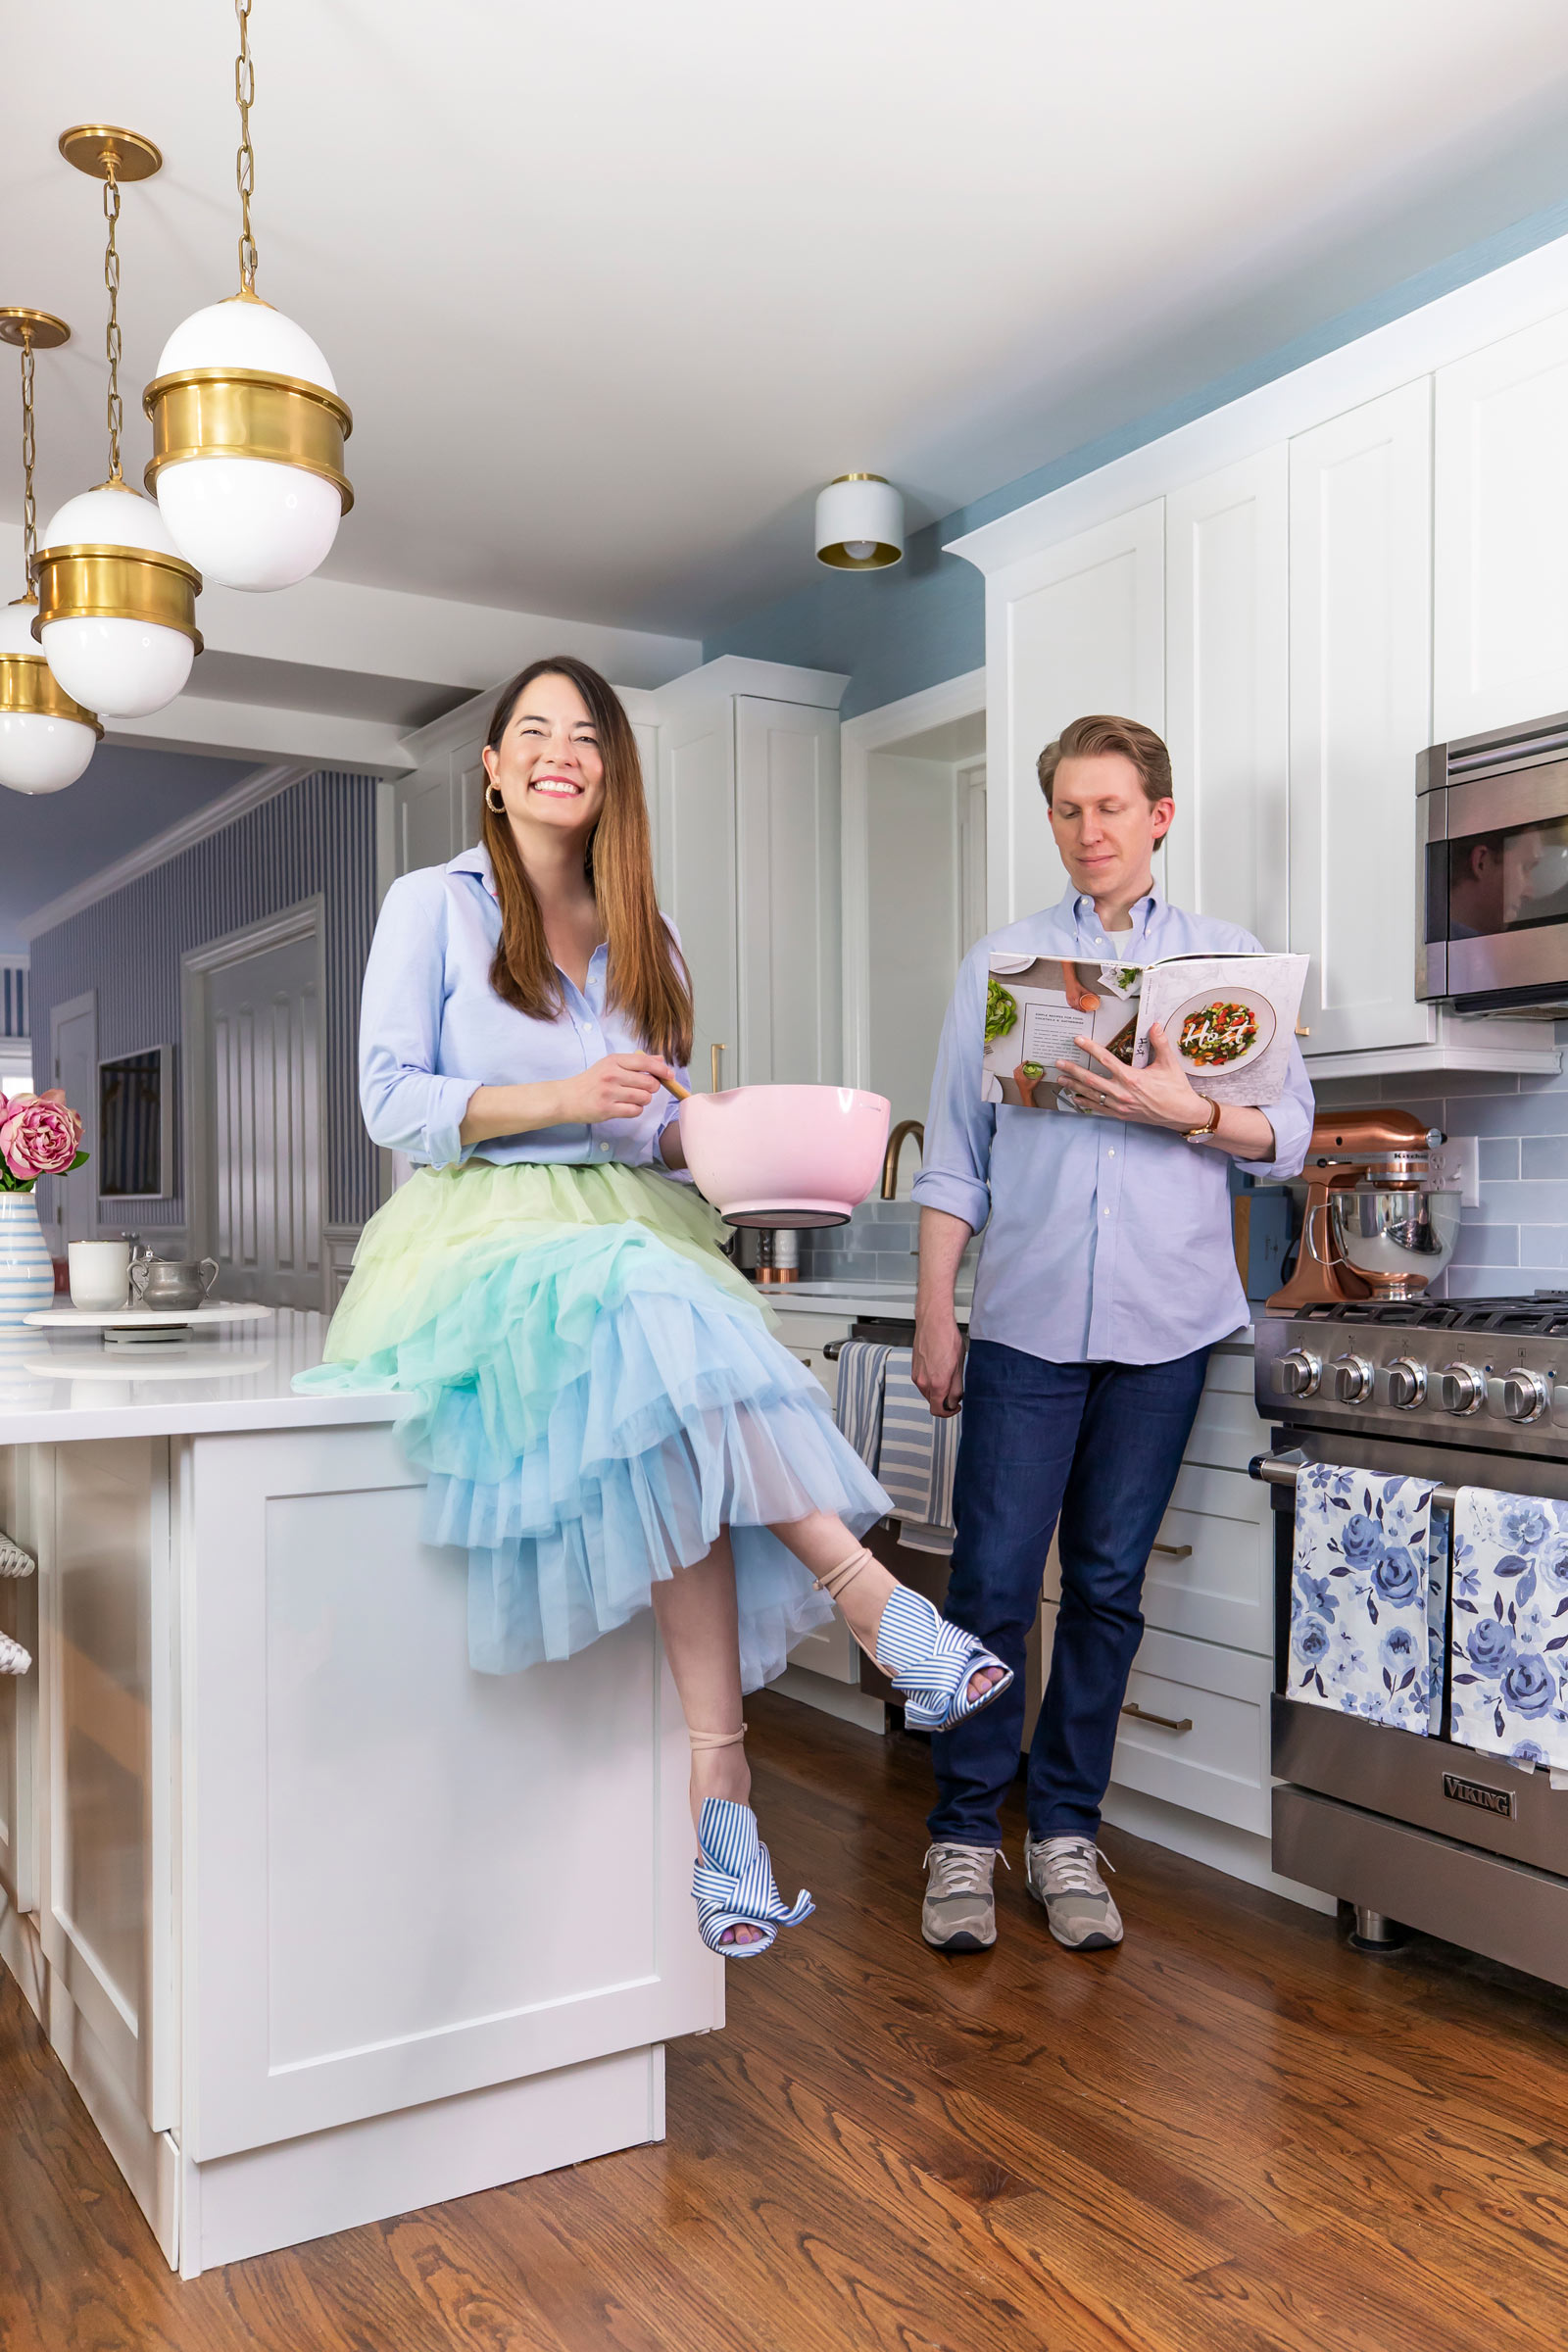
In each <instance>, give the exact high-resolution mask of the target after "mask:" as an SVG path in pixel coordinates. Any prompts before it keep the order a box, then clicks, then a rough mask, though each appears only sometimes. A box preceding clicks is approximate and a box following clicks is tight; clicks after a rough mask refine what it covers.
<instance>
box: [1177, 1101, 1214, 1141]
mask: <svg viewBox="0 0 1568 2352" xmlns="http://www.w3.org/2000/svg"><path fill="white" fill-rule="evenodd" d="M1219 1114H1220V1105H1219V1104H1218V1103H1210V1104H1209V1106H1208V1116H1207V1118H1206V1119H1205V1120H1204V1121H1203V1124H1202V1125H1201V1127H1189V1128H1188V1129H1187V1130H1186V1132H1185V1136H1184V1139H1183V1140H1184V1141H1185V1142H1187V1143H1189V1144H1201V1142H1202V1140H1203V1138H1204V1136H1205V1135H1212V1134H1213V1132H1214V1130H1215V1128H1216V1127H1217V1126H1218V1125H1219Z"/></svg>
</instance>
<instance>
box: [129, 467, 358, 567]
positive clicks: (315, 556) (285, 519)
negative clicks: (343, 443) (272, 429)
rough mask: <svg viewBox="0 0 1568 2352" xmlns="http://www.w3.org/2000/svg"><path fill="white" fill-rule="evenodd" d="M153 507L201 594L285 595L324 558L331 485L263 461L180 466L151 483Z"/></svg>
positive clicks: (336, 506)
mask: <svg viewBox="0 0 1568 2352" xmlns="http://www.w3.org/2000/svg"><path fill="white" fill-rule="evenodd" d="M158 504H159V506H160V507H161V508H162V509H163V513H164V519H165V520H166V522H167V523H168V524H169V527H170V529H171V530H172V532H173V534H174V537H175V539H176V540H177V542H178V544H179V552H180V554H181V555H182V556H183V557H184V559H185V561H186V563H187V564H195V566H196V568H197V570H198V571H199V572H200V573H201V575H202V578H203V579H204V580H205V581H206V582H207V584H208V586H209V587H212V586H217V587H220V588H253V589H266V588H292V587H293V585H294V583H295V581H296V580H305V579H309V577H310V575H311V573H312V572H313V571H315V570H316V569H317V568H318V567H319V565H320V564H323V563H324V562H325V561H326V558H327V557H328V556H329V555H330V554H331V552H332V542H333V540H334V539H335V538H336V537H337V526H338V524H339V522H341V520H342V518H343V501H342V499H341V498H340V497H339V496H338V492H337V487H336V485H335V483H332V482H326V481H323V480H322V479H321V476H320V475H319V473H307V472H306V471H305V469H304V467H303V466H275V465H272V464H271V463H270V461H269V460H268V459H266V458H188V459H186V460H185V462H184V463H183V464H182V465H179V466H165V467H164V469H163V471H162V472H161V473H160V474H159V476H158Z"/></svg>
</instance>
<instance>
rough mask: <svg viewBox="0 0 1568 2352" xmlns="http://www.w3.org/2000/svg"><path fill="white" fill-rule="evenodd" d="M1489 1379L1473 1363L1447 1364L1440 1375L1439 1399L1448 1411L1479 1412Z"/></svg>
mask: <svg viewBox="0 0 1568 2352" xmlns="http://www.w3.org/2000/svg"><path fill="white" fill-rule="evenodd" d="M1486 1394H1487V1379H1486V1374H1485V1373H1484V1372H1478V1371H1477V1370H1476V1368H1475V1366H1474V1365H1473V1364H1445V1365H1444V1367H1443V1370H1442V1371H1441V1372H1440V1373H1439V1375H1438V1400H1439V1402H1440V1403H1441V1404H1442V1406H1443V1409H1444V1411H1445V1412H1446V1413H1474V1412H1479V1410H1480V1408H1481V1404H1482V1400H1483V1399H1484V1397H1486Z"/></svg>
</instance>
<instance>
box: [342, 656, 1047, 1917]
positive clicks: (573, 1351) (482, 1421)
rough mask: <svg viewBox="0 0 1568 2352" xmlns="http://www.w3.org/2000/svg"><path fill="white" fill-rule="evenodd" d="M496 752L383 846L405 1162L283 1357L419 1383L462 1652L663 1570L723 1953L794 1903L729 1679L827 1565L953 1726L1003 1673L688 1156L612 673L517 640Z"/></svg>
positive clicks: (671, 989)
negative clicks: (441, 848)
mask: <svg viewBox="0 0 1568 2352" xmlns="http://www.w3.org/2000/svg"><path fill="white" fill-rule="evenodd" d="M484 768H485V777H486V785H485V795H484V819H483V841H482V845H481V846H480V847H479V848H478V849H475V850H472V851H469V852H466V853H465V855H463V856H462V857H459V858H453V860H452V862H451V863H450V865H447V866H432V867H428V868H426V869H425V870H423V871H422V872H419V873H413V874H408V875H405V876H404V877H403V879H402V880H401V881H399V882H395V883H394V884H393V886H392V888H391V890H390V891H389V892H388V894H387V898H386V903H385V905H384V907H383V908H382V911H381V916H380V920H379V922H378V923H377V925H376V931H375V938H374V942H373V944H372V946H371V949H370V957H369V962H368V967H367V970H366V975H365V995H364V1002H363V1006H362V1021H361V1040H360V1095H361V1102H362V1103H363V1105H364V1110H365V1118H366V1124H367V1125H368V1128H369V1131H370V1134H371V1136H372V1137H373V1138H374V1140H375V1142H376V1143H377V1144H380V1145H382V1146H384V1147H386V1148H388V1149H391V1150H395V1151H401V1152H406V1153H408V1154H409V1155H410V1156H411V1157H412V1158H414V1159H416V1160H418V1161H420V1162H422V1163H423V1164H422V1165H421V1167H420V1168H419V1169H418V1171H417V1174H416V1175H415V1176H414V1177H413V1179H412V1180H411V1181H410V1182H409V1183H408V1184H406V1185H404V1186H403V1187H402V1188H401V1189H400V1190H399V1191H398V1192H397V1193H395V1194H394V1196H393V1198H392V1199H391V1200H390V1201H388V1202H387V1203H386V1205H385V1207H383V1208H382V1209H380V1210H379V1211H378V1212H377V1214H376V1215H375V1216H374V1217H372V1218H371V1220H370V1222H369V1224H368V1226H367V1227H366V1229H365V1233H364V1235H363V1237H362V1239H361V1242H360V1247H359V1250H358V1251H357V1252H356V1255H355V1264H354V1273H353V1276H352V1278H351V1280H350V1282H349V1285H348V1288H347V1290H346V1291H345V1293H344V1296H343V1299H342V1303H341V1304H340V1306H339V1308H338V1311H337V1313H336V1315H335V1316H334V1317H333V1321H332V1328H331V1331H330V1333H329V1334H328V1338H327V1345H326V1350H325V1362H324V1363H323V1365H322V1366H321V1368H320V1369H319V1371H317V1372H314V1373H311V1374H308V1375H306V1376H304V1385H307V1386H310V1387H312V1388H344V1387H362V1388H371V1387H373V1388H378V1389H381V1388H386V1387H388V1386H396V1387H398V1388H404V1389H408V1390H411V1391H412V1392H414V1394H415V1395H416V1396H417V1400H418V1401H417V1408H416V1410H415V1413H414V1415H413V1417H412V1419H410V1420H409V1421H407V1422H406V1423H405V1424H404V1425H403V1428H404V1433H405V1437H406V1440H407V1442H408V1444H409V1446H410V1448H411V1450H412V1452H413V1454H414V1457H415V1459H416V1461H417V1464H418V1465H419V1467H420V1468H421V1469H423V1470H425V1471H427V1473H428V1487H427V1494H426V1504H425V1512H426V1517H425V1533H426V1536H427V1537H428V1539H429V1540H430V1541H431V1542H433V1543H437V1544H461V1545H463V1546H464V1547H465V1548H466V1551H467V1553H468V1560H469V1583H468V1623H469V1645H470V1654H471V1656H472V1660H473V1663H474V1665H475V1666H476V1667H479V1668H481V1669H482V1670H485V1671H487V1672H492V1673H508V1672H512V1671H514V1670H515V1669H516V1668H519V1667H523V1666H529V1665H533V1664H536V1663H537V1662H538V1661H539V1660H541V1659H543V1658H563V1657H568V1656H570V1655H571V1654H572V1652H573V1651H575V1650H578V1649H581V1648H583V1647H584V1646H585V1645H586V1644H587V1643H588V1642H593V1641H595V1640H597V1638H598V1637H599V1635H601V1634H603V1633H608V1632H609V1631H610V1630H611V1629H612V1628H613V1627H614V1626H617V1625H621V1624H624V1622H625V1621H626V1619H627V1618H628V1617H630V1616H632V1615H634V1614H635V1613H636V1611H637V1610H639V1609H642V1608H645V1607H648V1606H649V1605H650V1604H651V1605H652V1607H653V1609H654V1613H655V1615H656V1617H657V1618H658V1621H659V1630H660V1633H661V1635H662V1639H663V1643H664V1649H665V1654H666V1655H667V1657H668V1659H669V1663H670V1670H671V1672H672V1674H673V1675H674V1678H675V1687H676V1689H677V1691H679V1693H680V1701H681V1706H682V1709H683V1711H684V1713H685V1717H686V1723H687V1727H688V1730H689V1734H690V1738H691V1745H692V1778H691V1800H692V1814H693V1820H694V1822H695V1824H696V1827H697V1832H698V1843H699V1846H700V1848H701V1853H700V1858H699V1861H698V1865H697V1872H696V1878H695V1882H694V1887H693V1892H694V1894H695V1895H696V1898H697V1903H698V1915H699V1924H700V1926H701V1930H702V1934H703V1937H704V1940H705V1941H706V1942H707V1943H708V1944H709V1945H710V1946H711V1948H712V1949H713V1950H715V1951H722V1952H724V1953H725V1954H727V1955H728V1956H730V1957H740V1956H743V1955H748V1954H752V1953H756V1952H760V1951H763V1950H765V1949H766V1948H767V1946H768V1945H769V1944H771V1942H772V1941H773V1938H774V1935H775V1932H776V1930H777V1928H778V1927H779V1926H781V1925H794V1924H795V1923H797V1922H798V1921H799V1920H802V1919H804V1918H805V1917H806V1916H807V1914H808V1913H809V1910H810V1908H811V1902H810V1897H809V1895H805V1894H803V1895H801V1896H800V1897H799V1899H798V1900H797V1902H796V1903H795V1905H794V1906H793V1908H791V1909H788V1910H786V1908H785V1906H784V1904H783V1903H782V1901H781V1900H780V1898H779V1894H778V1890H777V1888H776V1887H775V1886H774V1883H773V1877H772V1871H771V1867H770V1865H769V1862H768V1857H767V1849H766V1848H765V1847H764V1846H762V1845H761V1844H760V1841H759V1838H758V1831H757V1823H756V1819H755V1817H754V1815H753V1814H752V1812H751V1810H750V1808H749V1806H748V1804H747V1797H748V1795H749V1793H750V1789H751V1777H750V1774H749V1772H748V1770H747V1767H746V1761H745V1757H744V1754H743V1752H742V1745H741V1743H742V1741H743V1740H744V1739H745V1736H746V1735H745V1726H744V1724H743V1723H742V1720H741V1694H742V1691H745V1690H755V1689H756V1688H757V1687H758V1686H759V1685H760V1683H762V1682H764V1681H766V1680H768V1679H769V1678H770V1677H771V1676H773V1675H776V1674H777V1673H779V1672H780V1671H781V1669H782V1667H783V1664H784V1659H785V1654H786V1652H787V1651H788V1649H789V1648H790V1647H791V1645H792V1644H793V1643H794V1642H797V1641H798V1640H799V1639H800V1637H801V1635H802V1634H803V1633H805V1632H806V1631H807V1630H808V1629H809V1627H811V1626H813V1625H817V1624H820V1623H822V1622H823V1621H824V1620H825V1618H826V1617H827V1616H828V1615H829V1613H830V1606H831V1604H830V1601H829V1600H828V1599H827V1598H825V1597H824V1595H831V1596H832V1598H833V1599H836V1600H837V1601H838V1603H839V1606H840V1607H841V1608H842V1609H843V1611H844V1615H845V1617H846V1619H847V1620H848V1622H849V1625H850V1627H851V1630H852V1631H853V1633H854V1634H855V1637H856V1639H857V1641H858V1642H860V1644H861V1646H862V1647H863V1648H864V1649H866V1650H867V1651H868V1652H869V1653H870V1654H871V1655H872V1656H874V1657H875V1658H876V1659H877V1660H878V1662H879V1663H880V1664H881V1665H882V1666H883V1667H884V1668H885V1669H886V1670H888V1671H889V1672H890V1673H892V1675H893V1677H894V1680H895V1683H896V1685H897V1687H898V1688H899V1690H900V1691H902V1692H904V1693H905V1694H906V1697H907V1713H908V1718H909V1720H910V1721H911V1722H914V1723H916V1724H922V1725H927V1724H928V1725H930V1726H931V1727H933V1728H938V1727H941V1728H946V1727H947V1726H949V1725H951V1724H954V1723H956V1722H958V1721H960V1720H961V1719H962V1718H963V1717H964V1716H966V1715H968V1714H971V1713H973V1712H974V1710H975V1709H976V1708H977V1707H979V1706H982V1705H984V1704H985V1703H986V1701H987V1700H989V1699H992V1698H994V1697H996V1696H997V1694H998V1693H999V1691H1002V1690H1003V1689H1005V1685H1006V1683H1007V1682H1008V1681H1009V1680H1010V1679H1011V1678H1010V1675H1009V1674H1008V1672H1007V1669H1006V1668H1005V1667H1004V1666H1003V1665H1002V1664H1001V1662H1000V1660H998V1659H996V1658H994V1657H992V1656H991V1654H990V1652H989V1651H987V1650H985V1649H983V1648H982V1647H981V1645H980V1644H979V1643H978V1642H976V1641H975V1640H974V1638H973V1637H972V1636H971V1635H968V1634H965V1633H962V1632H961V1631H960V1630H959V1629H958V1628H956V1627H954V1626H949V1625H948V1624H947V1623H946V1622H945V1621H944V1620H942V1619H941V1618H939V1617H938V1616H937V1614H936V1612H935V1610H934V1609H933V1608H932V1607H931V1605H930V1603H929V1602H928V1601H925V1600H922V1599H921V1598H920V1597H919V1596H918V1595H917V1594H914V1593H910V1592H908V1591H907V1589H906V1588H905V1587H904V1586H902V1585H899V1584H898V1583H897V1582H896V1581H895V1579H894V1578H893V1577H891V1576H890V1575H889V1574H888V1573H887V1571H886V1569H884V1568H883V1567H881V1566H880V1564H879V1563H878V1562H877V1561H875V1560H873V1559H872V1557H871V1555H870V1553H869V1552H867V1551H866V1550H864V1549H863V1548H862V1546H861V1545H860V1544H858V1541H857V1537H858V1535H859V1534H860V1533H862V1532H863V1531H864V1530H865V1529H866V1528H867V1527H869V1526H870V1525H871V1524H872V1522H873V1521H874V1520H876V1519H878V1518H879V1517H880V1516H881V1515H882V1513H883V1512H884V1511H885V1510H886V1508H887V1497H886V1496H885V1495H883V1493H882V1490H881V1489H880V1487H878V1486H877V1485H876V1483H875V1481H874V1480H873V1479H872V1478H871V1477H870V1475H869V1474H868V1472H867V1471H866V1469H865V1467H864V1465H863V1464H862V1463H861V1461H860V1460H859V1458H858V1455H857V1454H855V1453H854V1452H853V1451H852V1450H851V1448H850V1447H849V1446H847V1445H846V1444H845V1442H844V1440H843V1439H842V1438H841V1437H840V1436H839V1433H838V1432H837V1430H836V1429H835V1428H834V1427H833V1424H832V1421H831V1419H830V1417H829V1415H828V1413H827V1410H826V1407H825V1403H824V1400H823V1397H822V1393H821V1391H820V1389H819V1388H818V1387H817V1384H816V1383H815V1381H813V1380H812V1378H811V1377H810V1375H809V1373H808V1372H807V1371H806V1370H805V1368H804V1366H802V1365H801V1364H799V1363H798V1362H797V1361H796V1359H795V1357H794V1356H792V1355H791V1354H790V1353H789V1351H788V1349H787V1348H783V1347H781V1346H780V1345H779V1343H778V1342H777V1341H776V1340H775V1339H774V1338H773V1337H772V1336H771V1331H770V1328H769V1326H770V1322H771V1318H770V1317H769V1316H768V1315H766V1313H765V1312H764V1310H763V1308H762V1307H761V1306H760V1303H759V1301H758V1299H757V1298H756V1296H755V1294H754V1293H753V1292H752V1290H751V1288H750V1286H749V1285H748V1284H747V1283H746V1282H745V1281H744V1279H743V1278H742V1277H741V1276H740V1275H739V1274H738V1273H737V1272H736V1270H735V1268H734V1267H733V1266H732V1265H731V1263H730V1261H729V1260H728V1259H727V1258H726V1257H725V1256H723V1255H722V1253H721V1250H720V1243H721V1240H722V1238H723V1233H724V1228H723V1226H722V1224H721V1222H720V1220H719V1218H718V1217H717V1216H716V1215H715V1213H714V1212H713V1211H712V1210H711V1208H709V1207H708V1205H707V1204H706V1202H704V1201H702V1200H701V1199H699V1197H698V1196H697V1194H696V1193H695V1191H694V1190H693V1189H692V1188H691V1186H690V1184H689V1182H688V1183H681V1182H677V1181H675V1172H676V1171H679V1170H681V1169H682V1168H683V1166H684V1160H683V1155H682V1152H681V1147H680V1131H679V1128H678V1127H677V1126H676V1125H675V1123H674V1118H675V1111H676V1107H677V1106H676V1103H675V1099H674V1097H673V1096H672V1095H671V1094H670V1093H669V1091H668V1084H667V1082H668V1081H670V1080H675V1079H677V1078H678V1076H679V1073H680V1070H681V1067H682V1065H683V1064H684V1062H685V1061H686V1059H687V1057H688V1056H689V1054H690V1052H691V1036H692V1004H691V992H690V989H689V987H688V985H687V981H686V975H685V970H684V966H683V963H682V960H681V957H680V955H679V953H678V948H677V946H676V943H675V939H674V934H673V932H672V931H671V929H670V928H669V926H668V925H667V924H666V923H665V922H664V921H663V919H662V916H661V915H660V912H659V908H658V904H657V901H656V898H655V892H654V878H653V863H652V858H651V855H650V850H649V837H648V815H647V808H646V804H645V802H644V798H643V786H642V776H641V771H640V767H639V762H638V758H637V747H636V742H635V739H634V738H633V735H632V732H631V726H630V723H629V721H628V720H627V717H626V714H625V711H623V710H622V708H621V706H620V704H619V702H618V701H617V700H616V698H615V695H614V692H613V689H612V688H611V687H610V686H608V685H607V684H606V683H605V681H604V679H603V678H601V677H600V676H599V675H598V674H597V672H596V671H594V670H592V669H589V668H588V667H587V666H586V664H585V663H583V662H577V661H575V660H572V659H570V658H567V657H562V658H559V659H554V660H551V661H548V662H535V663H533V665H532V666H531V667H530V668H528V669H525V670H524V671H523V672H522V673H521V675H520V676H519V677H517V678H515V679H514V680H513V682H512V684H511V685H510V686H508V687H507V688H506V689H505V691H504V692H503V693H502V695H501V697H500V700H499V701H498V702H497V704H496V708H495V714H494V717H493V720H492V722H491V727H490V734H489V741H488V743H487V744H486V747H485V752H484ZM852 1530H853V1531H854V1533H852V1532H851V1531H852Z"/></svg>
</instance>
